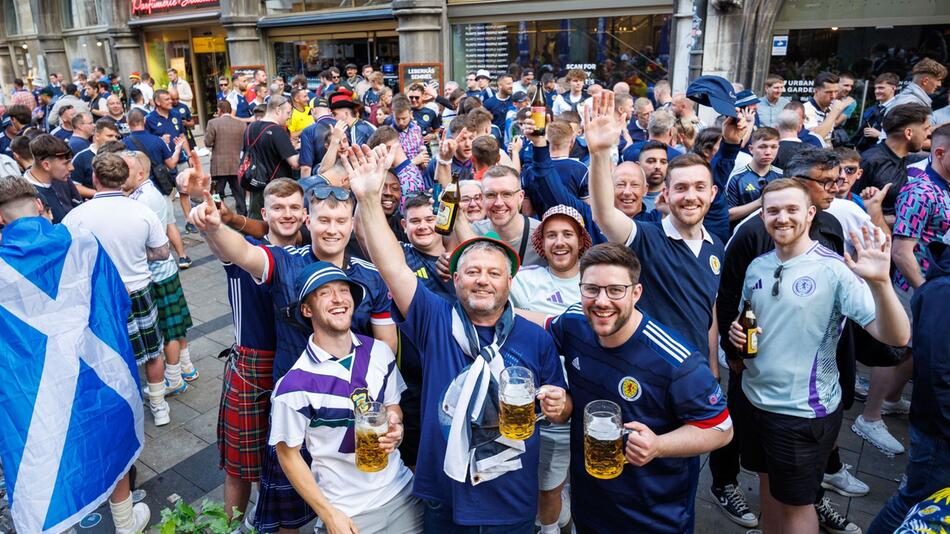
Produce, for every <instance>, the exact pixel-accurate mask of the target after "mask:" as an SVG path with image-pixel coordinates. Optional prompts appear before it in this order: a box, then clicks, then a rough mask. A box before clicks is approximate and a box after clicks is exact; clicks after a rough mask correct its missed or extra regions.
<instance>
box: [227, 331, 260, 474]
mask: <svg viewBox="0 0 950 534" xmlns="http://www.w3.org/2000/svg"><path fill="white" fill-rule="evenodd" d="M236 350H237V354H236V355H234V354H232V356H231V359H229V361H228V363H227V364H226V365H225V370H224V384H223V385H222V388H221V405H220V409H219V410H218V450H219V451H220V453H221V460H220V464H219V467H220V468H221V469H224V471H225V472H226V473H227V474H228V475H229V476H232V477H235V478H239V479H241V480H247V481H250V482H257V481H258V480H259V479H260V476H261V461H262V456H263V454H264V449H265V447H266V446H267V434H268V430H269V423H268V419H269V416H270V394H271V390H272V389H274V376H273V373H274V352H273V351H258V350H253V349H247V348H244V347H237V349H236ZM235 370H236V372H235Z"/></svg>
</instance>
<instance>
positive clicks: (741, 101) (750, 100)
mask: <svg viewBox="0 0 950 534" xmlns="http://www.w3.org/2000/svg"><path fill="white" fill-rule="evenodd" d="M761 101H762V100H761V99H760V98H759V97H757V96H755V93H753V92H752V89H746V90H744V91H739V92H738V93H737V94H736V107H737V108H744V107H746V106H753V105H755V104H758V103H759V102H761Z"/></svg>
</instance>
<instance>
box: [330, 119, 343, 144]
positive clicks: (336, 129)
mask: <svg viewBox="0 0 950 534" xmlns="http://www.w3.org/2000/svg"><path fill="white" fill-rule="evenodd" d="M345 136H346V123H344V122H343V121H337V122H336V124H334V125H333V128H330V142H331V143H333V142H336V143H339V142H340V141H342V140H343V138H344V137H345Z"/></svg>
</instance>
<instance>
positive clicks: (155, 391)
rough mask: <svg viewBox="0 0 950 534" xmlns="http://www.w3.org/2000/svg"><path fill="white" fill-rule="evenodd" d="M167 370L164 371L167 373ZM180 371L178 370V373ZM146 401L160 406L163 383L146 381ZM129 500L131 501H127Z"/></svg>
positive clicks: (163, 394)
mask: <svg viewBox="0 0 950 534" xmlns="http://www.w3.org/2000/svg"><path fill="white" fill-rule="evenodd" d="M167 372H168V371H166V373H167ZM180 374H181V373H180V372H179V375H180ZM148 401H149V403H150V404H151V405H152V406H161V405H162V403H163V402H165V383H164V382H159V383H158V384H153V383H151V382H149V383H148ZM129 502H131V501H129Z"/></svg>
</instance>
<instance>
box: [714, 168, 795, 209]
mask: <svg viewBox="0 0 950 534" xmlns="http://www.w3.org/2000/svg"><path fill="white" fill-rule="evenodd" d="M781 177H782V170H781V169H779V168H778V167H770V168H769V170H768V172H766V173H765V175H759V174H756V172H755V171H753V170H752V167H749V166H748V165H746V166H745V168H744V169H742V170H741V171H739V172H737V173H736V174H733V175H732V176H731V177H730V178H729V183H728V184H727V185H726V202H727V203H728V204H729V207H730V208H734V207H736V206H743V205H745V204H748V203H749V202H754V201H756V200H758V198H759V197H760V196H762V189H763V188H764V187H765V186H766V185H767V184H768V183H769V182H771V181H772V180H775V179H777V178H781Z"/></svg>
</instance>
